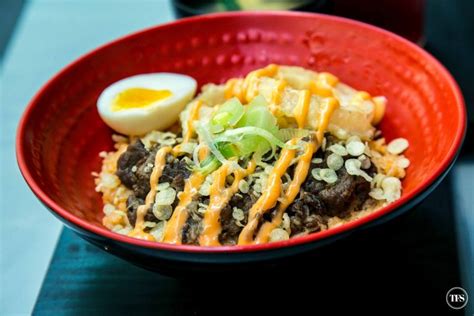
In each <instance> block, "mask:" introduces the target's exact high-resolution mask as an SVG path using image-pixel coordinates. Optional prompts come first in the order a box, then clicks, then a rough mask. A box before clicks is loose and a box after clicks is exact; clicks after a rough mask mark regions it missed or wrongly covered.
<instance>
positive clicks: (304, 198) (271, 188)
mask: <svg viewBox="0 0 474 316" xmlns="http://www.w3.org/2000/svg"><path fill="white" fill-rule="evenodd" d="M146 76H151V77H150V78H161V79H158V80H157V81H156V82H157V83H159V84H160V85H159V86H158V85H157V86H155V85H154V84H153V83H152V84H149V85H147V86H142V85H141V84H140V82H139V81H136V82H134V81H133V78H134V77H132V78H131V79H130V80H131V81H130V83H131V85H123V86H119V88H118V89H116V87H117V84H114V85H112V86H111V87H115V88H113V89H112V88H108V89H106V90H105V91H104V93H103V94H102V95H101V97H100V98H99V102H98V107H99V113H100V114H101V116H102V117H103V118H104V121H105V122H106V123H108V124H109V125H110V126H111V127H112V128H113V129H115V130H116V131H118V132H121V133H122V135H114V136H113V139H114V141H115V151H113V152H103V153H101V156H102V157H103V164H102V170H101V171H100V173H95V174H94V176H95V182H96V190H97V191H98V192H101V193H102V198H103V202H104V208H103V212H104V218H103V225H104V226H105V227H107V228H108V229H110V230H112V231H115V232H117V233H120V234H125V235H128V236H131V237H136V238H140V239H145V240H149V241H156V242H164V243H174V244H192V245H201V246H219V245H247V244H260V243H267V242H272V241H281V240H286V239H289V238H292V237H295V236H300V235H304V234H310V233H315V232H318V231H322V230H327V229H331V228H332V227H335V226H337V225H341V224H342V223H345V222H348V221H351V220H354V219H357V218H360V217H362V216H364V215H367V214H369V213H372V212H374V211H376V210H377V209H379V208H381V207H383V206H385V205H387V204H388V203H391V202H393V201H395V200H397V199H398V198H399V197H400V195H401V190H402V185H401V179H402V178H403V177H404V176H405V172H406V170H405V169H406V168H407V167H408V166H409V164H410V162H409V160H408V159H407V158H406V157H405V156H404V155H403V154H402V153H403V152H404V151H405V150H406V149H407V148H408V141H407V140H406V139H403V138H398V139H394V140H392V141H391V142H389V143H388V144H387V143H386V141H385V139H384V138H383V137H382V135H381V132H380V131H379V130H377V128H376V126H377V124H378V123H379V122H380V121H381V120H382V118H383V115H384V113H385V107H386V103H387V100H386V99H385V98H384V97H383V96H374V97H372V96H371V95H370V94H369V93H367V92H365V91H357V90H355V89H354V88H352V87H350V86H348V85H346V84H344V83H342V82H340V81H339V80H338V78H337V77H336V76H334V75H332V74H330V73H324V72H319V73H318V72H315V71H312V70H308V69H304V68H300V67H294V66H279V65H274V64H271V65H268V66H267V67H265V68H261V69H257V70H254V71H252V72H250V73H249V74H248V75H247V76H246V77H245V78H232V79H230V80H228V81H227V82H226V83H225V84H221V85H216V84H207V85H205V86H203V87H202V89H201V92H200V94H198V95H197V96H196V97H195V98H193V99H192V100H191V98H192V94H193V93H194V91H193V93H192V94H189V93H190V91H192V90H193V87H194V86H193V85H192V84H189V83H191V82H192V79H190V78H189V77H187V76H182V75H176V76H177V77H176V78H175V79H177V81H180V80H181V79H182V80H183V82H180V83H179V85H180V86H186V87H188V89H187V90H186V91H185V89H181V90H180V89H174V84H175V83H174V82H172V83H170V84H169V85H168V83H167V79H166V78H167V77H166V76H173V75H171V74H166V76H165V75H163V74H149V75H146ZM181 76H182V77H181ZM127 80H128V79H124V81H123V82H126V81H127ZM184 82H186V83H187V84H185V83H184ZM164 86H166V87H167V88H166V90H168V91H170V92H169V93H168V94H167V96H165V97H163V92H160V93H161V94H160V93H159V92H156V91H162V90H163V87H164ZM130 89H132V91H133V92H132V93H130ZM174 90H176V91H185V93H183V94H182V96H183V98H181V99H179V102H178V101H177V103H176V107H177V108H179V110H180V111H181V108H180V106H182V105H181V104H182V101H183V100H186V99H187V98H188V99H189V100H190V102H188V104H187V105H186V106H185V108H184V110H183V111H181V113H178V112H179V111H178V112H176V111H172V110H173V109H172V106H170V104H171V103H170V102H167V100H168V101H170V99H171V98H172V97H173V93H174V92H173V91H174ZM142 93H143V95H142ZM105 94H107V95H105ZM127 94H129V95H132V96H131V97H129V98H128V101H130V100H131V101H130V102H131V103H132V104H131V105H128V104H124V105H123V108H120V112H121V113H120V114H121V115H120V120H122V121H123V124H124V125H127V120H128V119H127V117H128V115H130V120H135V121H134V123H133V124H130V125H127V126H131V128H128V127H127V128H121V124H120V122H121V121H119V120H115V121H113V123H110V120H108V119H107V115H108V114H110V116H114V115H115V114H116V113H115V112H114V111H117V102H119V103H120V102H122V101H124V100H125V101H127V98H125V97H124V95H127ZM165 94H166V93H165ZM104 95H105V96H104ZM150 95H151V96H150ZM153 95H154V96H155V97H152V96H153ZM120 96H122V97H120ZM104 100H107V101H106V102H105V101H104ZM132 101H134V102H136V103H133V102H132ZM134 104H135V105H136V104H138V105H139V106H134ZM137 108H138V109H137ZM138 112H140V114H142V116H141V118H142V119H143V122H146V124H145V123H143V124H140V121H139V120H137V116H135V115H136V113H138ZM104 113H105V114H104ZM146 113H150V116H151V115H154V114H153V113H160V114H159V115H155V116H154V117H153V118H152V119H151V120H150V119H149V118H148V117H147V114H146ZM178 115H179V119H178Z"/></svg>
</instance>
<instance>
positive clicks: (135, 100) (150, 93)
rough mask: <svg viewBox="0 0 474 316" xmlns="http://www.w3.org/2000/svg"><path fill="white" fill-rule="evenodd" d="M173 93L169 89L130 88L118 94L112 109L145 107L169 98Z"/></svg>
mask: <svg viewBox="0 0 474 316" xmlns="http://www.w3.org/2000/svg"><path fill="white" fill-rule="evenodd" d="M171 95H172V93H171V91H169V90H154V89H146V88H130V89H127V90H124V91H122V92H120V93H119V94H117V96H116V97H115V99H114V101H113V103H112V111H122V110H127V109H134V108H144V107H146V106H149V105H151V104H152V103H154V102H157V101H162V100H164V99H167V98H169V97H170V96H171Z"/></svg>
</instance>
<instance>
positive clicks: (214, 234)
mask: <svg viewBox="0 0 474 316" xmlns="http://www.w3.org/2000/svg"><path fill="white" fill-rule="evenodd" d="M255 167H256V163H255V160H251V161H249V163H248V165H247V169H238V170H236V171H234V181H233V182H232V185H231V186H230V187H229V188H227V189H225V183H226V177H227V175H228V169H229V164H224V165H222V166H221V167H220V168H219V169H217V170H216V171H215V172H214V174H213V176H214V179H213V183H212V185H211V192H210V201H209V206H208V208H207V210H206V213H205V215H204V219H203V230H202V233H201V235H200V237H199V244H200V245H201V246H219V245H220V243H219V234H220V232H221V224H220V222H219V218H220V214H221V211H222V209H223V208H224V207H225V206H226V205H227V203H229V200H230V198H231V197H232V196H233V195H234V194H235V193H236V192H237V190H238V189H239V182H240V180H242V179H243V178H245V177H246V176H247V175H249V174H250V173H252V172H254V170H255Z"/></svg>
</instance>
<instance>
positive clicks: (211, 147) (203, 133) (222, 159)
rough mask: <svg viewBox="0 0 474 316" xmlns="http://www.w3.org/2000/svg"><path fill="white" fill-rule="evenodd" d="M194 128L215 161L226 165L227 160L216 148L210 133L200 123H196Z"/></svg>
mask: <svg viewBox="0 0 474 316" xmlns="http://www.w3.org/2000/svg"><path fill="white" fill-rule="evenodd" d="M194 127H195V129H196V132H197V134H198V135H199V137H201V139H202V140H203V141H204V143H205V144H206V145H207V146H208V147H209V150H210V151H211V153H212V154H213V155H214V156H215V157H216V158H217V160H219V161H220V162H221V163H226V162H227V160H226V159H225V157H224V156H223V155H222V154H221V152H220V151H219V150H218V149H217V148H216V146H215V144H214V140H213V139H212V136H211V133H209V131H208V130H207V129H206V128H205V127H204V126H203V125H202V124H201V123H200V122H196V123H195V126H194Z"/></svg>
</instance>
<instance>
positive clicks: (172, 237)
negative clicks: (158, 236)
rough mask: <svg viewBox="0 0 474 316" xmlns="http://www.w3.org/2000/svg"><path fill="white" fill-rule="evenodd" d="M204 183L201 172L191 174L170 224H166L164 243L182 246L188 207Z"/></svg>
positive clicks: (179, 197) (180, 195)
mask: <svg viewBox="0 0 474 316" xmlns="http://www.w3.org/2000/svg"><path fill="white" fill-rule="evenodd" d="M203 181H204V176H203V175H202V174H201V173H199V172H195V173H193V174H191V176H190V177H189V178H188V179H186V182H185V185H184V191H183V192H181V193H180V194H179V195H178V199H179V203H178V205H177V206H176V208H175V209H174V212H173V215H172V216H171V218H170V220H169V222H168V223H167V224H166V227H165V232H164V234H163V242H166V243H171V244H181V239H182V231H183V227H184V224H186V220H187V219H188V215H189V214H188V210H187V206H188V205H189V203H191V202H192V200H193V198H194V196H195V195H196V194H197V192H198V190H199V187H200V186H201V184H202V182H203Z"/></svg>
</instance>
